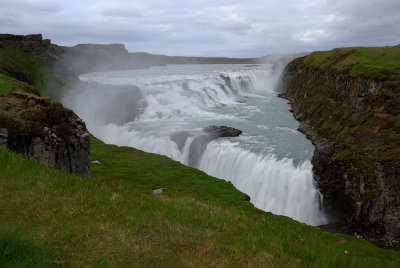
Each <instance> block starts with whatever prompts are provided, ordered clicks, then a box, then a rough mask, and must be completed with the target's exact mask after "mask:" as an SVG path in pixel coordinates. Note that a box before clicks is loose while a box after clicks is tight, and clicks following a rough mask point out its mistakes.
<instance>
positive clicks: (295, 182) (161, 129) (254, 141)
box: [63, 65, 327, 225]
mask: <svg viewBox="0 0 400 268" xmlns="http://www.w3.org/2000/svg"><path fill="white" fill-rule="evenodd" d="M81 80H82V81H85V82H90V84H89V85H90V86H85V87H83V88H80V89H79V92H78V91H69V92H66V94H65V96H64V97H63V102H64V104H66V105H67V106H69V107H70V108H72V109H73V110H74V111H75V112H76V113H78V115H80V116H81V117H82V118H84V119H85V121H86V123H87V126H88V128H89V129H90V131H91V132H92V133H93V134H94V135H95V136H97V137H98V138H100V139H102V140H103V141H104V142H106V143H112V144H117V145H126V146H132V147H135V148H138V149H141V150H144V151H148V152H153V153H158V154H163V155H167V156H168V157H170V158H172V159H175V160H178V161H180V162H181V163H183V164H186V165H189V164H190V165H192V166H194V167H196V168H198V169H201V170H203V171H205V172H206V173H208V174H210V175H212V176H215V177H218V178H221V179H225V180H229V181H231V182H232V183H233V184H234V185H235V187H237V188H238V189H239V190H240V191H242V192H244V193H246V194H248V195H249V196H250V197H251V202H252V203H253V204H254V205H255V206H256V207H258V208H260V209H263V210H265V211H270V212H273V213H275V214H281V215H286V216H289V217H292V218H294V219H296V220H299V221H302V222H305V223H308V224H311V225H319V224H324V223H326V222H327V220H326V217H325V215H324V212H323V210H322V208H321V201H322V196H321V194H320V193H319V191H318V189H317V188H316V184H315V182H314V180H313V174H312V166H311V163H310V161H309V159H310V157H311V155H312V151H313V147H312V145H311V144H310V142H309V141H307V140H306V139H305V137H304V135H302V134H301V133H299V132H297V131H295V130H296V129H297V126H298V123H297V122H296V121H295V120H294V119H293V117H292V115H291V114H290V113H289V112H288V111H287V110H288V106H287V104H286V103H285V101H284V100H281V99H279V98H277V97H276V94H275V93H274V92H273V91H272V90H271V89H272V87H273V85H272V83H274V81H276V77H273V74H272V71H271V66H268V65H252V66H246V65H245V66H241V65H174V66H165V67H153V68H150V69H140V70H130V71H114V72H104V73H91V74H85V75H82V76H81ZM96 83H98V84H96ZM96 88H101V90H99V89H96ZM133 95H134V97H132V96H133ZM104 97H106V98H107V99H106V100H104ZM110 103H112V104H113V103H115V104H117V105H109V104H110ZM118 108H119V110H118ZM127 111H128V112H127ZM122 119H123V120H122ZM212 124H216V125H228V126H231V127H235V128H238V129H240V130H242V131H243V135H241V136H239V137H236V138H219V139H217V140H212V141H211V140H210V139H207V138H202V137H205V133H204V132H203V131H202V129H203V128H204V127H207V126H209V125H212ZM194 145H196V146H194Z"/></svg>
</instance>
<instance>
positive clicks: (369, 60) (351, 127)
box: [290, 45, 400, 165]
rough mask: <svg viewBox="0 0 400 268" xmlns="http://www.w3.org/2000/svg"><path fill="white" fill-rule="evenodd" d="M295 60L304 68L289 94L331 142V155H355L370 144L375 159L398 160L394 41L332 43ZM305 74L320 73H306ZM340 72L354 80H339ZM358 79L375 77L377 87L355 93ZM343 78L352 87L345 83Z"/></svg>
mask: <svg viewBox="0 0 400 268" xmlns="http://www.w3.org/2000/svg"><path fill="white" fill-rule="evenodd" d="M299 60H301V61H302V66H303V67H304V68H305V69H307V68H309V70H310V73H309V75H308V76H306V75H298V76H297V77H296V81H294V82H292V85H291V87H292V89H293V90H292V91H291V93H290V94H293V96H294V95H295V96H294V97H295V99H296V102H297V103H299V104H300V105H301V106H302V107H303V108H302V109H301V110H302V113H303V116H304V118H306V119H308V122H309V124H310V126H311V127H312V128H313V129H314V130H315V131H317V132H318V134H319V136H320V137H324V138H327V139H328V140H329V141H330V142H333V143H335V144H337V146H336V152H335V154H334V155H333V159H334V160H343V159H348V160H351V159H354V158H357V157H356V156H358V155H361V154H364V153H363V152H362V151H363V150H366V149H368V147H371V146H370V145H371V144H374V145H373V146H374V148H375V149H376V152H375V154H376V156H377V158H378V160H379V161H381V162H391V163H393V164H395V165H399V164H400V45H398V46H394V47H353V48H337V49H333V50H330V51H320V52H313V53H311V54H310V55H308V56H306V57H304V58H303V59H299ZM313 69H314V70H320V72H314V71H311V70H313ZM311 73H314V74H316V73H319V74H320V75H321V76H320V77H317V76H315V77H312V76H313V75H312V74H311ZM346 76H350V77H352V78H353V79H354V81H353V82H349V80H345V78H344V77H346ZM359 78H361V79H366V80H365V81H375V83H376V84H379V87H380V89H379V90H377V91H376V92H373V93H371V94H368V95H366V96H361V97H360V96H357V94H358V93H357V91H356V87H357V86H359V87H360V88H359V89H357V90H362V86H360V83H361V82H357V81H356V80H357V79H359ZM329 79H330V80H329ZM335 79H338V80H335ZM340 79H342V80H340ZM327 81H330V82H327ZM349 83H353V84H352V87H353V88H348V86H347V84H349ZM371 83H372V82H371ZM305 85H307V86H305ZM307 96H310V97H307ZM356 103H358V104H356ZM304 107H305V108H304ZM364 155H365V154H364ZM369 157H373V155H372V154H369Z"/></svg>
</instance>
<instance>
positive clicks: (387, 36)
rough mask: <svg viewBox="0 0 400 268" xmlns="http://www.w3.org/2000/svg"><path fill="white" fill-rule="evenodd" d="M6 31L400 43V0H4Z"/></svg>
mask: <svg viewBox="0 0 400 268" xmlns="http://www.w3.org/2000/svg"><path fill="white" fill-rule="evenodd" d="M1 5H2V8H1V11H0V32H9V33H16V34H28V33H43V34H44V36H45V37H46V38H50V39H52V40H53V42H54V43H58V44H61V45H74V44H77V43H82V42H84V43H90V42H95V43H116V42H118V43H125V44H126V47H127V49H128V50H129V51H147V52H151V53H160V54H169V55H193V56H233V57H251V56H260V55H265V54H268V53H286V52H298V51H312V50H324V49H330V48H334V47H342V46H359V45H364V46H378V45H395V44H398V43H400V41H399V36H400V27H398V25H399V23H400V16H399V15H398V11H399V10H400V1H398V0H363V1H361V0H347V1H345V0H288V1H279V0H253V1H242V0H219V1H215V0H202V1H200V0H189V1H188V0H187V1H182V0H170V1H164V0H163V1H161V0H136V1H129V0H115V1H107V0H100V1H95V0H87V1H80V0H79V1H78V0H72V1H61V0H36V1H33V0H2V3H1Z"/></svg>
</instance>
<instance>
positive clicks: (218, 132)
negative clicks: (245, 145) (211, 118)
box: [203, 125, 243, 139]
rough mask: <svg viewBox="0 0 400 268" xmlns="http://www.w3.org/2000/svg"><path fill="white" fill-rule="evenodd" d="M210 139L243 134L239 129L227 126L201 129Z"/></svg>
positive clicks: (212, 126)
mask: <svg viewBox="0 0 400 268" xmlns="http://www.w3.org/2000/svg"><path fill="white" fill-rule="evenodd" d="M203 131H204V132H206V133H207V134H208V135H209V136H210V137H211V138H212V139H216V138H219V137H237V136H239V135H240V134H242V133H243V132H242V131H241V130H239V129H236V128H233V127H227V126H216V125H211V126H208V127H206V128H204V129H203Z"/></svg>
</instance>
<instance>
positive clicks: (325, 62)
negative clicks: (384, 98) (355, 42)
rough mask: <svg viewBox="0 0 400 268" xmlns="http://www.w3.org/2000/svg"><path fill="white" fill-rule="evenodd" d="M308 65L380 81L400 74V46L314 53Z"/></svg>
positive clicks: (308, 57)
mask: <svg viewBox="0 0 400 268" xmlns="http://www.w3.org/2000/svg"><path fill="white" fill-rule="evenodd" d="M304 63H305V64H306V65H310V66H315V67H319V68H322V69H326V68H330V67H333V68H334V69H335V70H337V71H345V72H347V73H350V74H351V75H352V76H354V77H356V76H362V77H366V78H375V79H379V80H383V79H387V78H389V77H390V76H393V75H399V74H400V45H398V46H394V47H348V48H336V49H333V50H330V51H321V52H313V53H311V54H310V55H309V56H307V57H306V59H305V61H304Z"/></svg>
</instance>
